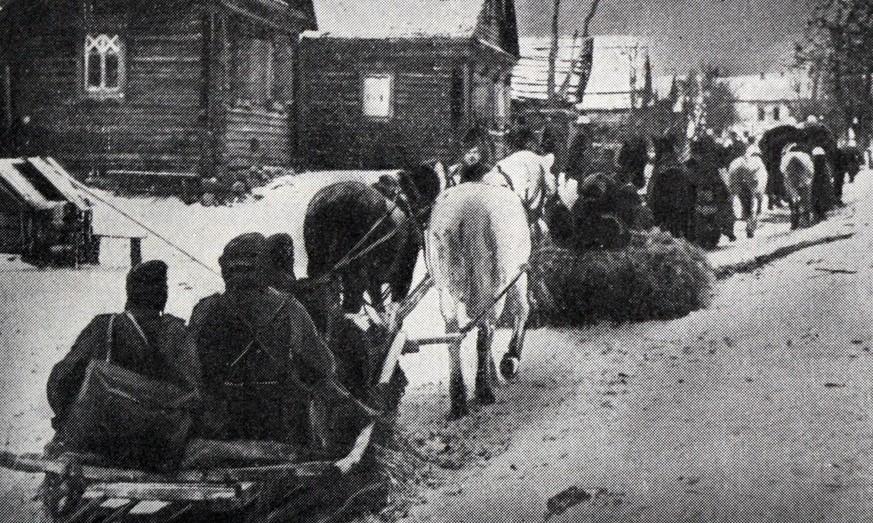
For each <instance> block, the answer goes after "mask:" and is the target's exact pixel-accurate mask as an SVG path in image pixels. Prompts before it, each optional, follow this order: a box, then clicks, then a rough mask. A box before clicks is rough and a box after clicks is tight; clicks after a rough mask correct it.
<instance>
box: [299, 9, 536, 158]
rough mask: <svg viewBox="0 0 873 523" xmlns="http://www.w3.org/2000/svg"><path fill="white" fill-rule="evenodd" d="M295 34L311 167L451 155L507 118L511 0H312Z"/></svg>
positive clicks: (512, 56)
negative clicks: (309, 22)
mask: <svg viewBox="0 0 873 523" xmlns="http://www.w3.org/2000/svg"><path fill="white" fill-rule="evenodd" d="M314 4H315V12H316V18H317V19H318V25H319V31H318V32H306V33H304V35H303V39H302V41H301V69H300V70H301V75H300V82H301V90H300V100H301V110H300V117H301V122H300V123H301V127H302V132H301V134H300V136H301V148H300V151H301V156H305V159H306V160H308V163H309V164H310V165H311V166H313V167H331V168H372V169H378V168H394V167H399V166H403V165H407V164H409V163H412V162H419V161H424V160H428V159H431V158H439V159H442V160H447V161H453V160H455V159H456V158H457V156H458V154H459V152H460V145H459V141H460V139H461V138H463V136H464V134H466V132H467V131H468V130H469V129H471V128H472V127H474V126H479V127H480V128H481V129H483V130H486V131H490V134H491V136H492V137H494V138H495V141H496V142H500V141H501V139H500V137H501V136H502V133H503V132H504V131H505V130H506V128H507V126H508V124H509V122H510V114H509V105H510V104H509V100H510V81H511V71H512V67H513V65H514V64H515V62H516V60H517V59H518V56H519V45H518V30H517V27H516V17H515V6H514V3H513V1H512V0H439V1H436V0H392V1H390V2H385V1H382V0H315V2H314Z"/></svg>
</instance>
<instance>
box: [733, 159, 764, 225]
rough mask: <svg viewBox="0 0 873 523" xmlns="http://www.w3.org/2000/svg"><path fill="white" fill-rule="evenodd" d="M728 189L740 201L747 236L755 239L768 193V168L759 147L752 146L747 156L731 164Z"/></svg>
mask: <svg viewBox="0 0 873 523" xmlns="http://www.w3.org/2000/svg"><path fill="white" fill-rule="evenodd" d="M728 187H729V188H730V191H731V194H733V195H734V196H736V197H738V198H739V199H740V204H741V205H742V207H743V219H744V220H746V235H747V236H748V237H749V238H754V237H755V230H757V228H758V220H759V219H760V217H761V211H762V208H763V203H764V194H765V193H766V192H767V167H766V166H765V165H764V160H763V159H762V158H761V150H760V149H759V148H758V147H757V146H754V145H752V146H750V147H749V148H748V149H747V150H746V154H744V155H743V156H740V157H739V158H736V159H734V161H732V162H731V163H730V166H729V167H728Z"/></svg>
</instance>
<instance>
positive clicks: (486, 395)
mask: <svg viewBox="0 0 873 523" xmlns="http://www.w3.org/2000/svg"><path fill="white" fill-rule="evenodd" d="M476 400H478V401H479V404H480V405H494V403H495V402H496V401H497V398H495V397H494V392H493V391H491V389H488V390H478V391H476Z"/></svg>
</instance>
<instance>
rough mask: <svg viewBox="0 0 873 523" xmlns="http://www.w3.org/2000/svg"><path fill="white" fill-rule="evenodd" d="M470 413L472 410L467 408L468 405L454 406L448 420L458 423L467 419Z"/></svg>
mask: <svg viewBox="0 0 873 523" xmlns="http://www.w3.org/2000/svg"><path fill="white" fill-rule="evenodd" d="M469 413H470V409H469V408H468V407H467V404H466V403H464V404H463V405H452V410H450V411H449V415H448V419H449V421H456V420H459V419H461V418H463V417H465V416H466V415H467V414H469Z"/></svg>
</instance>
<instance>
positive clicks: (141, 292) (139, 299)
mask: <svg viewBox="0 0 873 523" xmlns="http://www.w3.org/2000/svg"><path fill="white" fill-rule="evenodd" d="M126 290H127V308H128V309H129V308H144V309H151V310H157V311H162V310H164V307H165V306H166V305H167V294H168V289H167V264H166V263H164V262H162V261H160V260H150V261H147V262H143V263H140V264H139V265H137V266H136V267H134V268H132V269H131V270H130V272H128V273H127V282H126Z"/></svg>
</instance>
